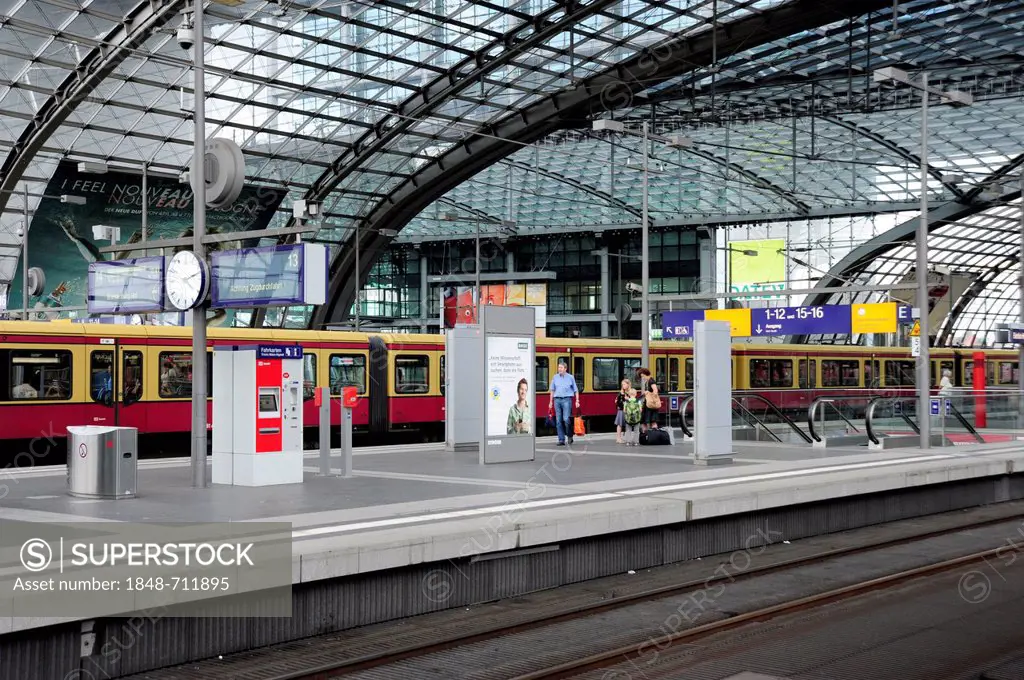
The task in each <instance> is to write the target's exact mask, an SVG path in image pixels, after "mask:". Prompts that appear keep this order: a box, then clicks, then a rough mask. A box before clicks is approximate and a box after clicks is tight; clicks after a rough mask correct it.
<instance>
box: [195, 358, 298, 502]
mask: <svg viewBox="0 0 1024 680" xmlns="http://www.w3.org/2000/svg"><path fill="white" fill-rule="evenodd" d="M212 426H213V483H214V484H230V485H234V486H269V485H271V484H299V483H301V482H302V347H301V346H297V345H295V346H293V345H258V346H215V347H214V351H213V418H212Z"/></svg>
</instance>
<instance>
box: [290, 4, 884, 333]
mask: <svg viewBox="0 0 1024 680" xmlns="http://www.w3.org/2000/svg"><path fill="white" fill-rule="evenodd" d="M888 6H889V3H887V2H884V1H882V0H855V1H853V2H848V3H844V4H843V7H842V8H841V9H840V8H836V7H834V6H831V5H830V4H828V3H821V2H818V1H817V0H796V1H795V2H792V3H787V4H785V5H783V6H780V7H777V8H774V9H771V10H767V11H764V12H761V13H759V14H756V15H753V16H749V17H744V18H742V19H739V20H737V21H735V22H732V23H729V24H727V25H724V26H722V25H719V26H716V27H714V28H712V29H708V30H704V31H702V32H700V33H695V34H691V35H687V36H680V37H677V38H675V39H673V40H670V41H668V42H666V43H664V44H661V45H659V46H656V47H654V48H651V49H647V50H644V51H643V52H642V53H641V54H639V55H638V56H636V57H633V58H631V59H628V60H626V61H624V62H623V63H621V64H619V65H617V66H615V67H613V68H611V69H609V70H607V71H605V72H604V73H602V74H599V75H597V76H591V77H590V78H587V79H585V80H583V81H580V82H579V83H577V84H576V85H575V86H574V87H572V88H568V89H564V90H562V91H560V92H557V93H554V94H552V95H549V96H547V97H545V98H544V99H541V100H540V101H537V102H534V103H533V104H531V105H529V106H527V107H525V108H524V109H522V110H520V111H518V112H516V113H514V114H512V115H509V116H507V117H505V118H504V119H502V120H500V121H498V122H496V123H493V124H488V125H485V126H483V127H482V128H480V129H479V132H478V133H477V134H468V135H466V136H465V137H464V138H463V139H461V140H460V141H459V142H457V143H456V144H455V145H454V146H453V147H451V148H449V149H448V150H447V151H446V152H445V153H443V154H442V155H440V156H438V157H436V158H432V159H431V160H430V161H428V162H427V163H426V164H425V165H424V166H423V167H421V168H420V169H419V170H418V171H417V172H416V173H415V174H414V175H412V176H411V177H409V178H407V179H405V180H404V181H403V182H402V183H401V184H399V185H398V186H397V187H396V188H395V189H394V191H392V192H391V193H390V194H389V195H388V196H387V198H386V199H385V200H383V201H381V202H380V203H379V204H378V205H377V206H375V207H374V208H373V210H372V211H371V212H370V213H369V214H368V216H367V217H366V219H365V224H366V225H367V227H368V228H367V229H366V231H365V232H364V233H368V234H372V240H370V241H369V242H368V243H366V247H365V249H363V250H362V251H361V256H360V271H358V272H356V271H354V265H355V262H354V256H353V253H352V252H351V250H352V249H351V248H345V249H342V251H341V253H340V255H339V257H338V258H336V259H335V261H334V263H333V264H332V271H331V287H330V291H329V293H328V302H327V304H326V305H323V306H321V307H319V308H317V310H316V311H315V313H314V315H313V318H312V319H311V325H312V326H313V327H314V328H318V327H322V326H323V325H325V324H326V323H328V322H329V321H334V320H336V319H340V318H344V317H346V316H347V315H348V310H349V308H350V307H351V305H352V302H353V301H354V299H355V291H356V288H357V282H362V280H363V279H364V278H365V276H366V274H367V273H368V272H369V270H370V268H371V267H372V263H373V261H374V260H375V258H376V256H377V254H378V253H379V252H380V251H381V250H382V249H383V248H385V247H386V246H387V245H388V243H390V241H391V237H387V236H381V235H380V234H379V232H380V230H382V229H386V230H395V231H398V230H400V229H401V228H402V227H404V226H405V225H406V224H408V223H409V221H411V220H412V219H413V217H415V215H417V214H418V213H419V212H420V211H422V210H423V209H424V208H425V207H426V206H427V205H429V204H430V202H431V201H433V200H434V199H436V198H437V197H439V196H442V195H444V194H445V193H447V192H448V191H449V190H450V189H452V188H453V187H455V186H457V185H458V184H460V183H461V182H463V181H465V180H466V179H468V178H469V177H472V176H473V175H474V174H476V173H477V172H479V171H480V170H482V169H484V168H486V167H488V166H490V165H493V164H495V163H497V162H499V161H500V160H502V159H504V158H506V157H507V156H509V155H511V154H512V153H514V152H515V151H516V150H518V149H519V148H521V146H522V145H523V144H530V143H533V142H534V141H537V140H539V139H542V138H543V137H544V136H546V135H548V134H550V133H552V132H555V131H557V130H559V129H562V128H566V127H579V126H581V125H588V121H589V119H590V118H591V117H592V116H594V115H595V114H597V113H600V112H604V111H612V110H616V109H620V108H625V107H629V106H631V105H633V102H634V99H635V98H636V97H638V96H640V95H641V93H642V92H644V91H645V90H647V89H648V88H650V87H653V86H655V85H657V84H659V83H662V82H665V81H667V80H669V79H670V78H673V77H676V76H679V75H680V74H683V73H687V72H690V71H693V70H695V69H698V68H700V67H702V66H707V65H708V64H710V63H712V60H713V59H714V57H715V55H716V54H717V53H722V54H726V53H731V52H734V51H739V50H749V49H751V48H754V47H757V46H759V45H764V44H766V43H769V42H771V41H773V40H777V39H779V38H781V37H785V36H788V35H792V34H794V33H797V32H800V31H806V30H810V29H813V28H817V27H819V26H822V25H826V24H829V23H832V22H835V21H841V20H849V19H850V18H851V17H855V16H861V15H863V14H866V13H868V12H872V11H875V10H879V9H882V8H884V7H888ZM586 11H587V10H586V9H581V10H578V11H577V12H575V13H573V14H570V15H568V16H572V17H576V18H575V19H574V21H578V20H579V17H578V16H577V15H578V14H579V13H581V12H586ZM559 23H561V22H559ZM564 28H565V27H562V28H561V30H564ZM546 34H547V33H546V32H545V35H546ZM506 54H507V53H506ZM489 63H493V62H489ZM486 67H487V66H486V65H485V66H483V67H481V70H482V69H485V68H486ZM481 75H482V73H480V72H475V73H472V74H467V75H466V76H464V78H465V80H464V81H460V82H462V83H468V82H472V81H473V80H474V79H476V78H479V77H481ZM448 77H451V74H449V76H447V77H446V78H448ZM457 87H458V86H457V85H454V84H451V83H448V82H440V81H435V84H434V85H433V86H431V87H430V88H428V90H427V91H426V92H425V93H424V94H422V95H420V96H418V97H417V98H416V99H415V100H410V101H409V102H407V103H406V105H405V106H404V107H403V109H402V110H403V111H404V112H405V113H406V115H411V116H423V115H426V114H428V113H429V112H430V111H432V110H435V109H436V107H437V106H438V105H439V104H440V103H441V102H440V101H439V100H437V99H431V97H450V96H452V95H453V94H455V92H457ZM408 124H409V121H408V119H406V118H400V119H399V120H398V123H397V125H403V126H404V127H408ZM394 133H395V131H394V129H392V130H389V131H388V132H386V133H385V132H384V131H383V129H382V126H380V125H378V126H377V127H376V129H375V131H374V136H375V137H376V140H375V141H373V142H370V140H369V139H368V136H367V137H364V139H363V140H361V142H360V143H357V144H356V145H355V147H354V153H353V154H345V155H344V156H343V157H342V158H340V159H339V160H338V162H336V163H335V164H334V167H333V172H331V173H328V174H327V175H325V176H324V177H322V178H321V180H319V181H318V182H317V183H316V184H315V185H314V188H313V189H311V191H310V192H309V194H308V195H309V196H310V197H311V198H313V199H316V198H322V197H324V196H326V195H327V193H328V192H329V191H330V190H331V189H333V188H334V187H335V186H337V184H338V183H339V182H340V181H341V179H343V177H344V176H345V174H347V173H349V172H352V171H354V170H355V169H357V168H358V166H359V164H360V163H361V162H365V160H366V159H368V158H369V157H370V155H372V154H371V153H370V151H371V149H372V150H373V153H376V152H377V151H379V150H381V149H382V148H383V143H385V141H386V139H390V138H391V136H392V135H393V134H394ZM367 142H369V143H370V146H369V147H367V148H364V146H363V145H364V144H366V143H367ZM368 238H371V237H368Z"/></svg>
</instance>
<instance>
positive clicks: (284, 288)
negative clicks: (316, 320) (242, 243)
mask: <svg viewBox="0 0 1024 680" xmlns="http://www.w3.org/2000/svg"><path fill="white" fill-rule="evenodd" d="M302 266H303V253H302V245H301V244H293V245H287V246H268V247H265V248H245V249H242V250H228V251H223V252H214V253H212V254H211V256H210V269H211V277H212V279H213V280H212V282H211V284H210V285H211V291H210V298H211V300H210V303H211V305H212V306H213V307H219V308H226V307H266V306H271V305H295V304H299V305H301V304H303V278H302V277H303V271H302Z"/></svg>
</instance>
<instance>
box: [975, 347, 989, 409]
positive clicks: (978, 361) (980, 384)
mask: <svg viewBox="0 0 1024 680" xmlns="http://www.w3.org/2000/svg"><path fill="white" fill-rule="evenodd" d="M973 373H974V376H973V378H974V426H975V427H986V424H987V422H988V417H987V415H986V414H985V353H984V352H975V353H974V366H973Z"/></svg>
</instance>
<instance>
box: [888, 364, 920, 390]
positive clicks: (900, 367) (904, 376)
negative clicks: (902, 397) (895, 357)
mask: <svg viewBox="0 0 1024 680" xmlns="http://www.w3.org/2000/svg"><path fill="white" fill-rule="evenodd" d="M914 366H915V362H913V361H886V362H885V384H886V385H888V386H890V387H895V386H898V385H913V384H914V383H915V382H916V381H915V380H914Z"/></svg>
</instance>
